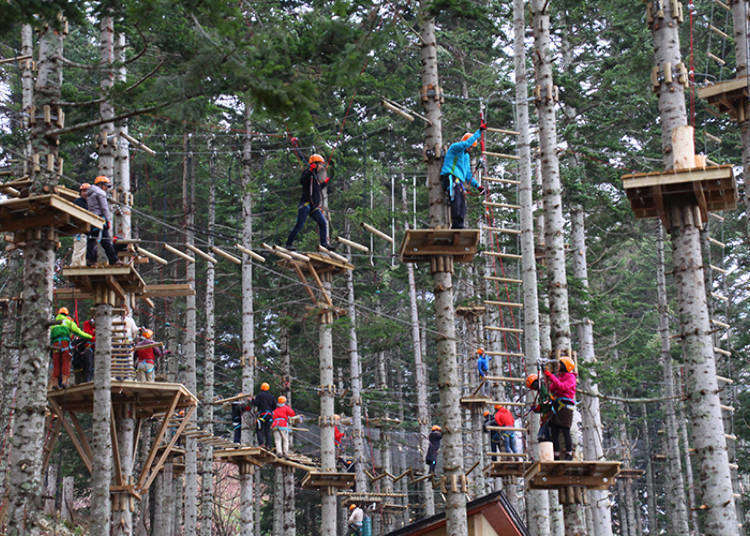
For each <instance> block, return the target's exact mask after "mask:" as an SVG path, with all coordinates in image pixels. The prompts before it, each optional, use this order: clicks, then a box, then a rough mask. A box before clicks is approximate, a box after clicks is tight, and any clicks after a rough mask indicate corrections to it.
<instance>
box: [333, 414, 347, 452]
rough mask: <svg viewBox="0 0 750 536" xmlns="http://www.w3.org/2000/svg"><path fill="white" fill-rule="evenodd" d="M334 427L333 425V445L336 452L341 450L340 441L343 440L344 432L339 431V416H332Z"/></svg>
mask: <svg viewBox="0 0 750 536" xmlns="http://www.w3.org/2000/svg"><path fill="white" fill-rule="evenodd" d="M333 420H334V425H333V444H334V445H335V447H336V450H338V449H340V448H341V441H342V440H343V439H344V436H345V435H346V434H344V432H342V431H341V430H339V423H340V422H341V415H338V414H336V415H334V416H333Z"/></svg>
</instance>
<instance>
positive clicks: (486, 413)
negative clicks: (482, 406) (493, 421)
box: [482, 409, 490, 417]
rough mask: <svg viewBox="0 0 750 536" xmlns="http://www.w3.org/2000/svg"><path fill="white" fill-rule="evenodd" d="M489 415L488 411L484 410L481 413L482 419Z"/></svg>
mask: <svg viewBox="0 0 750 536" xmlns="http://www.w3.org/2000/svg"><path fill="white" fill-rule="evenodd" d="M489 414H490V410H488V409H486V410H484V412H483V413H482V416H483V417H486V416H488V415H489Z"/></svg>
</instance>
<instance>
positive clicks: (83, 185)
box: [78, 182, 91, 191]
mask: <svg viewBox="0 0 750 536" xmlns="http://www.w3.org/2000/svg"><path fill="white" fill-rule="evenodd" d="M89 188H91V185H90V184H89V183H88V182H84V183H82V184H81V187H80V188H78V189H79V190H81V191H83V190H88V189H89Z"/></svg>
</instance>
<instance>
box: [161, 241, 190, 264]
mask: <svg viewBox="0 0 750 536" xmlns="http://www.w3.org/2000/svg"><path fill="white" fill-rule="evenodd" d="M162 245H163V246H164V249H166V250H167V251H169V252H170V253H174V254H175V255H177V256H178V257H180V258H182V259H185V260H186V261H188V262H195V257H191V256H190V255H188V254H187V253H183V252H182V251H180V250H179V249H177V248H173V247H172V246H170V245H169V244H167V243H166V242H164V243H163V244H162Z"/></svg>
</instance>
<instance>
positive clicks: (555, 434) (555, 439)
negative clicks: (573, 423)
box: [549, 422, 573, 459]
mask: <svg viewBox="0 0 750 536" xmlns="http://www.w3.org/2000/svg"><path fill="white" fill-rule="evenodd" d="M549 427H550V431H551V432H552V447H553V448H554V449H555V452H561V451H560V434H562V435H563V440H564V441H565V452H569V453H571V454H572V452H573V439H572V438H571V437H570V426H560V425H558V424H555V423H553V422H550V425H549ZM563 458H564V457H563V456H562V455H561V456H560V459H563Z"/></svg>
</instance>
